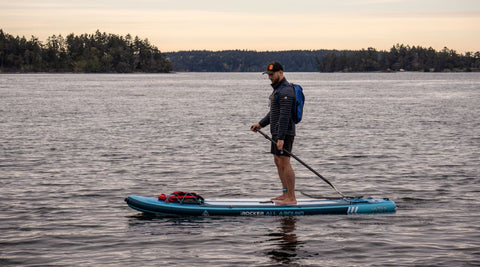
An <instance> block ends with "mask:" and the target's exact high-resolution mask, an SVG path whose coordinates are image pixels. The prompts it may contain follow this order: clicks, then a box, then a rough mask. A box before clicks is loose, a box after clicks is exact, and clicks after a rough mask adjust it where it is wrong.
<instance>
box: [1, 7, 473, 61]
mask: <svg viewBox="0 0 480 267" xmlns="http://www.w3.org/2000/svg"><path fill="white" fill-rule="evenodd" d="M0 29H3V31H4V32H6V33H9V34H11V35H14V36H17V35H18V36H25V37H26V38H27V39H29V38H30V37H31V36H32V35H33V36H35V37H37V38H39V40H40V41H43V42H45V41H46V39H47V38H48V37H49V36H52V35H54V34H55V35H59V34H61V35H63V36H66V35H68V34H70V33H74V34H75V35H80V34H84V33H87V34H93V33H95V31H96V30H100V31H101V32H106V33H113V34H118V35H126V34H128V33H130V34H131V35H133V36H139V37H140V38H141V39H148V40H149V41H150V43H151V44H153V45H155V46H156V47H158V48H159V49H160V50H161V51H162V52H173V51H180V50H213V51H219V50H231V49H240V50H256V51H282V50H317V49H338V50H343V49H352V50H357V49H363V48H365V49H366V48H369V47H373V48H376V49H378V50H389V49H390V48H391V47H392V46H393V45H395V44H397V43H398V44H404V45H410V46H414V45H415V46H417V45H419V46H423V47H427V48H428V47H433V48H434V49H436V50H441V49H443V48H444V47H448V48H450V49H453V50H455V51H457V52H460V53H465V52H476V51H480V0H451V1H446V0H296V1H287V0H277V1H270V0H263V1H262V0H240V1H238V0H237V1H230V0H131V1H127V0H94V1H93V0H80V1H79V0H75V1H72V0H0Z"/></svg>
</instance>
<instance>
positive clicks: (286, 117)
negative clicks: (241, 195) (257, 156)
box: [250, 62, 297, 205]
mask: <svg viewBox="0 0 480 267" xmlns="http://www.w3.org/2000/svg"><path fill="white" fill-rule="evenodd" d="M263 74H268V78H269V79H270V81H271V82H272V84H271V85H272V87H273V92H272V94H271V95H270V98H269V99H270V112H268V113H267V115H266V116H265V117H264V118H263V119H262V120H260V122H258V123H255V124H253V125H252V126H251V127H250V129H251V130H252V131H254V132H256V130H260V129H261V128H263V127H265V126H267V125H270V133H271V134H272V138H273V140H275V141H276V143H277V144H276V145H275V144H274V143H272V146H271V153H272V154H273V159H274V162H275V165H276V166H277V171H278V176H279V177H280V181H281V182H282V186H283V194H282V195H280V196H278V197H275V198H272V200H278V201H279V202H277V204H278V205H288V204H297V199H296V198H295V173H294V171H293V168H292V165H290V156H289V155H288V154H287V153H284V151H283V149H285V150H287V151H290V152H291V151H292V146H293V139H294V137H295V123H294V121H293V118H292V107H293V105H294V102H295V89H294V88H293V86H292V85H290V83H288V81H287V79H286V78H285V77H284V75H283V66H282V65H281V64H280V63H278V62H272V63H270V64H269V65H268V67H267V70H266V71H265V72H264V73H263ZM279 89H281V90H280V91H279Z"/></svg>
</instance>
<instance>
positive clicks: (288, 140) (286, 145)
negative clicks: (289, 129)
mask: <svg viewBox="0 0 480 267" xmlns="http://www.w3.org/2000/svg"><path fill="white" fill-rule="evenodd" d="M272 139H273V140H275V142H276V141H277V139H278V137H276V136H274V137H273V138H272ZM293 139H295V136H293V135H286V136H285V140H283V149H285V150H287V151H288V152H292V147H293ZM270 153H272V154H274V155H277V156H287V157H290V155H288V154H287V153H285V152H284V151H283V150H278V148H277V145H276V144H274V143H273V142H272V146H271V148H270Z"/></svg>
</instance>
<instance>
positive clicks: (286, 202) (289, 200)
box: [275, 198, 297, 205]
mask: <svg viewBox="0 0 480 267" xmlns="http://www.w3.org/2000/svg"><path fill="white" fill-rule="evenodd" d="M295 204H297V200H296V199H294V198H285V199H283V201H280V202H276V203H275V205H295Z"/></svg>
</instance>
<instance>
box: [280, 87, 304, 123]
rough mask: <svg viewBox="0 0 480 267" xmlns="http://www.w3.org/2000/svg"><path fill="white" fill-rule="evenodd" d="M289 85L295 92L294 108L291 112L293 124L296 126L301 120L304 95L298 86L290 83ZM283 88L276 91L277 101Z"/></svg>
mask: <svg viewBox="0 0 480 267" xmlns="http://www.w3.org/2000/svg"><path fill="white" fill-rule="evenodd" d="M290 85H291V86H293V89H294V90H295V106H294V107H293V110H292V113H293V116H292V119H293V122H294V123H295V124H297V123H299V122H300V121H301V120H302V115H303V105H304V104H305V95H304V94H303V88H302V87H301V86H300V85H298V84H294V83H291V84H290ZM283 87H284V86H282V87H280V88H279V89H278V94H277V99H278V96H279V95H280V91H281V90H282V89H283Z"/></svg>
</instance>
